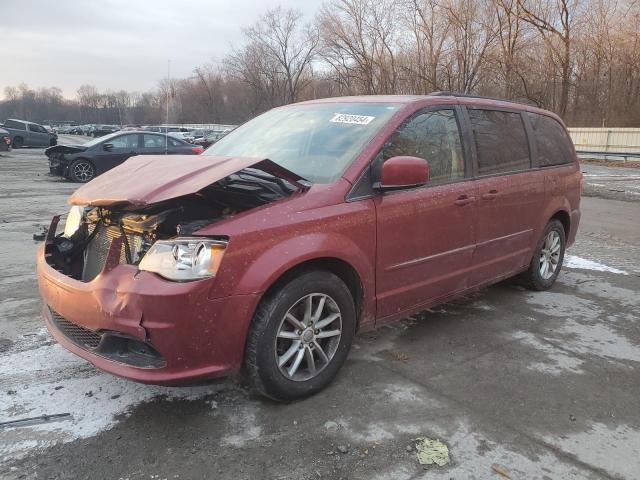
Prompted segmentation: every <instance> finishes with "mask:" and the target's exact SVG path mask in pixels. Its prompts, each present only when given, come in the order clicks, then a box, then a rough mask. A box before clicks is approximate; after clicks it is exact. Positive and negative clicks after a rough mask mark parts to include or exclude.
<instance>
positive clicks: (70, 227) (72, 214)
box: [64, 205, 84, 238]
mask: <svg viewBox="0 0 640 480" xmlns="http://www.w3.org/2000/svg"><path fill="white" fill-rule="evenodd" d="M83 213H84V207H83V206H80V205H74V206H73V207H71V210H69V214H68V215H67V221H66V222H65V224H64V236H65V237H67V238H71V237H72V236H73V234H74V233H76V232H77V231H78V228H80V224H81V223H82V215H83Z"/></svg>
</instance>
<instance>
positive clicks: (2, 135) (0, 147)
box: [0, 128, 11, 152]
mask: <svg viewBox="0 0 640 480" xmlns="http://www.w3.org/2000/svg"><path fill="white" fill-rule="evenodd" d="M8 150H11V134H10V133H9V132H8V131H7V130H5V129H4V128H0V152H6V151H8Z"/></svg>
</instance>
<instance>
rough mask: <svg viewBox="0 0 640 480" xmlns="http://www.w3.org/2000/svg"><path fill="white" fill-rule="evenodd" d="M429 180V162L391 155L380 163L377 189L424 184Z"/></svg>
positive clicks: (393, 188) (422, 159)
mask: <svg viewBox="0 0 640 480" xmlns="http://www.w3.org/2000/svg"><path fill="white" fill-rule="evenodd" d="M428 181H429V162H427V161H426V160H425V159H424V158H418V157H408V156H401V157H391V158H390V159H388V160H387V161H386V162H384V163H383V164H382V169H381V170H380V181H379V182H377V183H376V184H375V185H374V188H376V189H377V190H395V189H400V188H411V187H419V186H421V185H425V184H426V183H427V182H428Z"/></svg>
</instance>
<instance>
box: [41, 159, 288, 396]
mask: <svg viewBox="0 0 640 480" xmlns="http://www.w3.org/2000/svg"><path fill="white" fill-rule="evenodd" d="M118 168H119V167H118ZM118 168H116V169H114V170H112V171H110V172H107V174H105V176H107V175H109V174H110V173H111V172H114V171H116V174H117V170H118ZM245 168H246V167H245ZM121 174H122V172H121ZM210 178H213V180H214V181H213V182H212V183H210V184H208V185H205V186H202V182H201V181H199V182H196V183H195V184H194V185H198V187H200V188H198V189H197V190H195V191H191V192H189V191H188V190H187V189H186V187H185V188H182V189H178V190H177V191H180V193H181V194H180V195H176V196H172V195H165V194H162V193H159V192H158V191H157V189H156V190H153V189H152V191H150V192H149V194H147V196H146V200H154V201H144V202H141V201H139V200H140V198H141V197H140V195H138V197H136V198H137V199H138V201H123V200H122V199H121V198H119V199H115V200H113V201H106V200H105V199H104V197H102V196H101V199H100V200H99V201H92V199H91V198H88V199H87V201H86V203H87V204H88V205H85V206H78V205H76V206H74V207H72V210H71V212H70V214H69V217H68V218H67V222H66V225H65V228H64V232H59V231H58V230H59V229H58V223H59V221H60V217H55V218H54V219H53V221H52V223H51V226H50V228H49V231H48V235H47V238H46V241H45V243H44V245H43V246H42V248H41V249H40V251H39V253H38V261H37V266H38V282H39V287H40V292H41V295H42V298H43V301H44V318H45V321H46V324H47V327H48V328H49V330H50V331H51V333H52V335H53V336H54V337H55V338H56V339H57V340H58V341H59V342H60V343H61V344H63V345H64V346H65V347H66V348H68V349H69V350H71V351H73V352H74V353H76V354H78V355H80V356H82V357H84V358H86V359H88V360H90V361H91V362H92V363H94V364H95V365H96V366H98V367H99V368H102V369H104V370H107V371H109V372H111V373H114V374H116V375H120V376H123V377H127V378H131V379H134V380H137V381H142V382H148V383H160V384H173V383H178V382H182V381H185V380H189V379H193V378H200V377H212V376H219V375H226V374H228V373H231V372H233V371H235V370H237V369H238V368H239V366H240V364H241V361H242V351H243V348H244V330H243V329H244V328H245V326H246V324H247V319H248V318H249V317H250V315H251V314H252V312H253V309H254V307H255V304H256V303H257V297H255V296H253V295H242V296H226V297H223V298H215V299H212V297H211V296H210V295H209V292H210V290H211V288H212V285H214V284H215V270H212V269H213V268H214V267H215V266H216V262H217V264H219V262H220V260H221V258H222V255H223V254H224V249H225V248H226V246H227V243H228V242H229V239H228V238H225V237H216V238H212V237H206V238H203V237H200V236H198V230H200V229H202V228H203V227H205V226H207V225H210V224H211V223H215V222H218V221H221V220H226V219H229V218H232V217H234V216H235V215H237V214H239V213H241V212H244V211H247V210H251V209H254V208H257V207H261V206H264V205H267V204H269V203H271V202H275V201H279V200H282V199H284V198H286V197H288V196H290V195H292V194H294V193H295V192H299V191H300V188H296V187H295V186H293V184H292V183H289V182H288V181H287V182H283V181H282V179H279V178H277V177H275V176H274V175H272V174H265V173H262V174H258V173H256V172H255V171H245V173H242V172H234V173H232V174H228V175H226V176H224V177H222V178H217V177H216V176H212V177H210ZM99 180H100V178H98V179H97V180H95V181H94V182H98V181H99ZM106 180H107V181H114V176H113V174H112V175H111V178H109V177H107V178H106ZM192 180H193V179H191V181H192ZM187 181H188V180H187ZM91 183H93V182H91ZM150 183H151V184H153V182H150ZM167 183H170V182H167ZM88 185H91V184H88ZM173 188H174V190H175V184H174V185H173ZM93 189H94V192H95V191H96V190H95V185H93ZM80 190H82V189H80ZM80 190H79V192H80V193H82V192H81V191H80ZM140 191H141V190H140V189H138V191H137V193H138V194H139V193H140ZM154 196H155V197H154ZM75 197H76V198H78V195H77V194H76V195H75ZM72 200H73V198H72ZM155 200H157V201H155ZM72 203H74V202H72ZM75 203H77V202H75ZM174 244H175V245H176V247H174V248H171V246H172V245H174ZM192 244H193V246H194V247H193V248H194V249H195V250H194V252H193V255H192V257H193V258H192V257H189V255H191V253H190V250H188V248H189V246H190V245H192ZM180 245H186V246H184V248H183V249H182V250H181V249H180V248H182V247H180ZM167 246H168V247H167ZM160 247H162V248H164V251H163V252H160V253H158V250H159V249H160ZM178 247H180V248H178ZM203 249H204V250H203ZM208 249H210V250H208ZM199 252H200V253H199ZM202 252H203V253H202ZM153 255H155V256H158V258H159V260H157V261H155V262H152V261H150V258H151V256H153ZM162 255H164V257H162ZM214 255H218V257H215V258H214ZM184 256H187V257H189V258H187V259H186V260H185V259H184V258H182V257H184ZM196 256H197V258H196ZM167 258H169V260H170V261H175V262H176V265H177V267H176V268H177V270H179V272H178V273H176V275H172V274H170V273H163V270H162V268H163V267H162V264H163V262H164V263H166V261H167ZM198 259H201V261H202V262H208V263H205V264H204V267H203V266H202V265H201V266H200V269H199V270H198V269H197V268H195V269H194V271H195V273H193V274H192V275H186V276H185V273H184V272H185V269H188V265H186V266H185V265H184V264H185V262H186V263H188V262H189V261H192V262H193V263H194V264H195V263H197V261H198ZM180 262H182V263H180ZM158 265H160V266H158ZM178 267H179V268H178ZM181 268H182V270H180V269H181ZM216 268H217V267H216ZM188 273H189V272H188ZM198 275H201V276H198Z"/></svg>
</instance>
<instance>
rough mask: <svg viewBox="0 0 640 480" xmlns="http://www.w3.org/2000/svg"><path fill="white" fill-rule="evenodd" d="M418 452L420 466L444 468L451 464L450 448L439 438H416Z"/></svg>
mask: <svg viewBox="0 0 640 480" xmlns="http://www.w3.org/2000/svg"><path fill="white" fill-rule="evenodd" d="M416 450H417V452H418V454H417V457H418V462H420V465H433V464H436V465H438V466H439V467H444V466H445V465H447V464H448V463H449V447H447V446H446V445H445V444H444V443H443V442H441V441H440V440H438V439H437V438H427V437H420V438H416Z"/></svg>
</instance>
